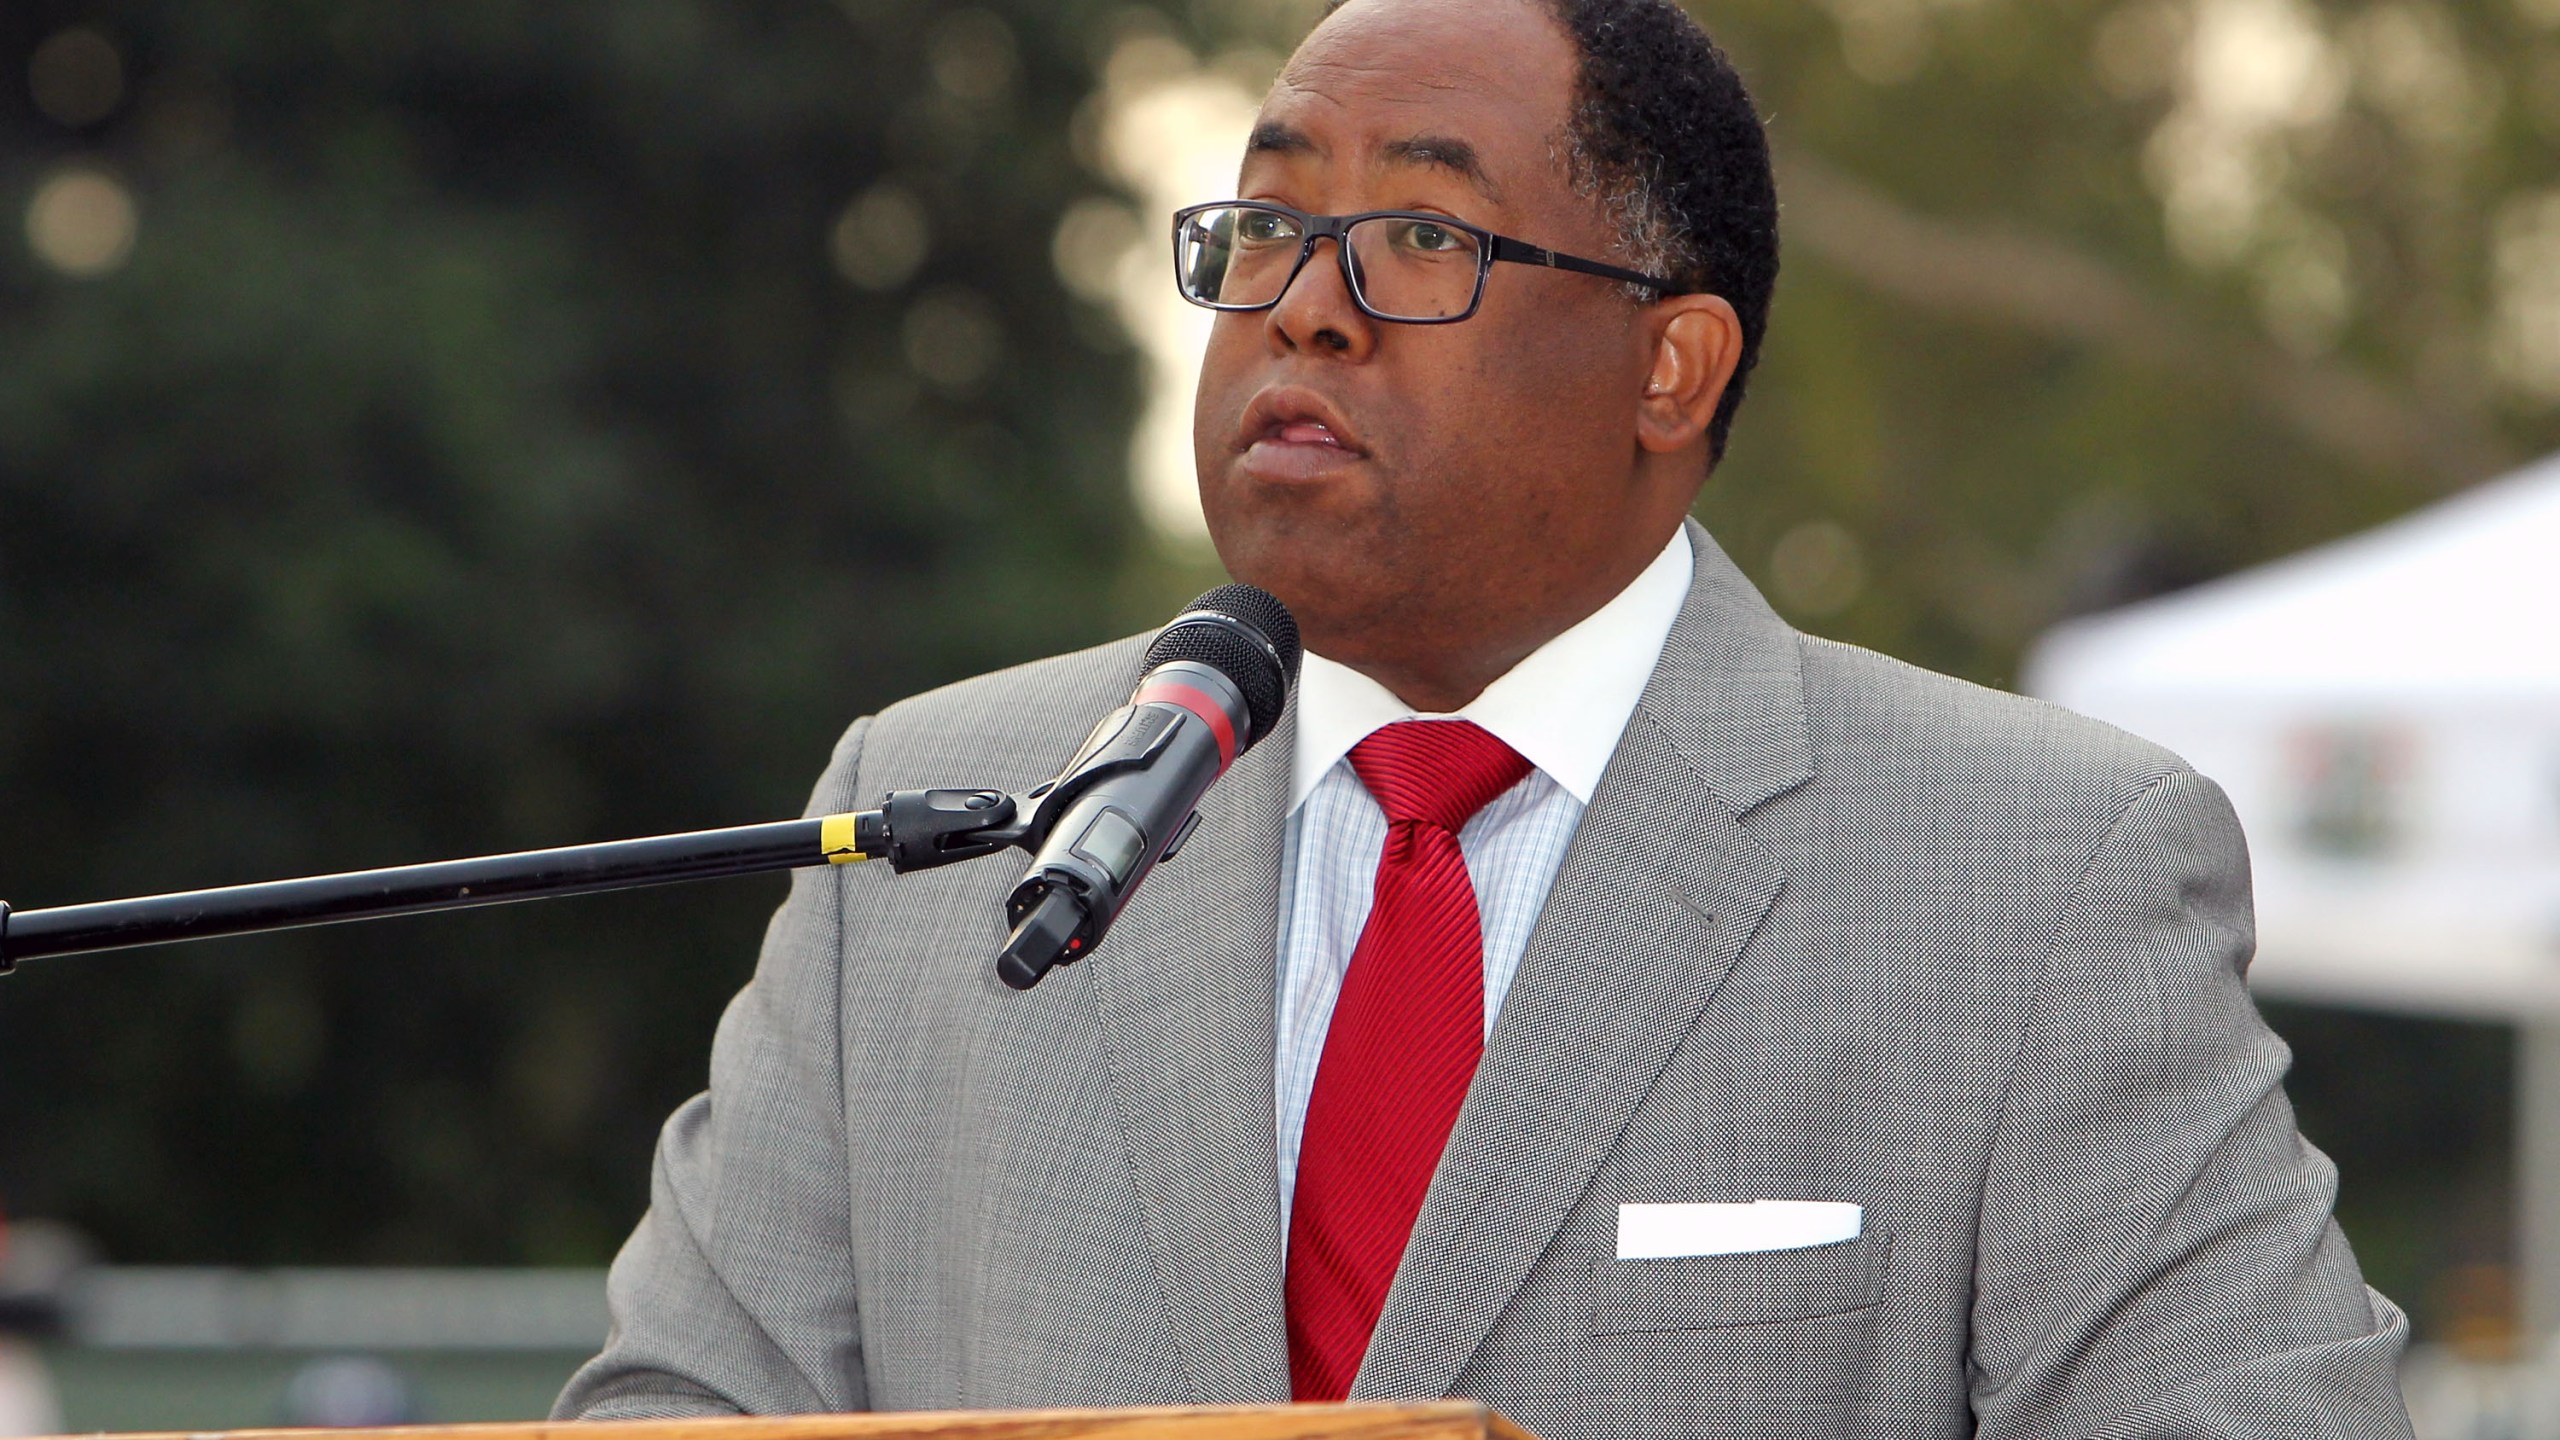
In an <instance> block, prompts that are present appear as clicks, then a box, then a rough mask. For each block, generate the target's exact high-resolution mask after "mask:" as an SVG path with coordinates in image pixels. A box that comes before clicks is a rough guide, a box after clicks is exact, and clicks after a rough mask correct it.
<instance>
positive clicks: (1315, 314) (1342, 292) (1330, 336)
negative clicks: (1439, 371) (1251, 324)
mask: <svg viewBox="0 0 2560 1440" xmlns="http://www.w3.org/2000/svg"><path fill="white" fill-rule="evenodd" d="M1314 244H1315V249H1314V250H1313V251H1311V252H1310V253H1309V254H1308V256H1307V260H1306V263H1305V264H1303V265H1301V266H1299V267H1298V273H1297V274H1295V275H1293V276H1291V277H1290V278H1289V284H1288V287H1287V288H1286V289H1283V290H1282V291H1281V292H1280V298H1279V299H1278V300H1277V301H1275V302H1273V304H1272V306H1271V308H1270V309H1269V310H1266V311H1264V312H1263V334H1264V336H1265V337H1266V338H1267V339H1268V340H1269V342H1270V345H1271V348H1272V350H1273V351H1274V352H1275V353H1282V354H1285V353H1290V352H1294V351H1305V350H1314V351H1319V352H1321V353H1326V354H1332V355H1339V356H1341V357H1342V358H1344V359H1346V360H1365V359H1367V358H1368V356H1369V355H1370V353H1371V352H1373V351H1374V350H1376V349H1377V344H1378V322H1377V321H1375V320H1372V319H1370V318H1369V316H1368V315H1367V314H1365V313H1364V312H1362V310H1361V309H1360V305H1359V302H1358V301H1356V300H1354V299H1352V297H1351V280H1350V276H1349V275H1348V274H1347V273H1346V272H1345V270H1344V265H1345V263H1346V262H1345V260H1344V258H1343V257H1344V255H1345V253H1346V252H1345V251H1344V249H1343V242H1342V240H1341V239H1340V238H1339V237H1337V236H1330V235H1326V236H1319V237H1317V238H1316V240H1315V242H1314ZM1327 245H1330V246H1332V247H1333V252H1332V253H1331V254H1330V255H1328V254H1326V253H1325V250H1324V247H1325V246H1327Z"/></svg>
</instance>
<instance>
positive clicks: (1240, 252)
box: [1175, 205, 1484, 320]
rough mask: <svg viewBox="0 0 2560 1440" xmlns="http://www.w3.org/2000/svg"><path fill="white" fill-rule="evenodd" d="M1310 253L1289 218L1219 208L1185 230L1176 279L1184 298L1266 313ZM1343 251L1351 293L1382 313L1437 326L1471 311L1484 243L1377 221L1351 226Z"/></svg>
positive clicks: (1461, 233)
mask: <svg viewBox="0 0 2560 1440" xmlns="http://www.w3.org/2000/svg"><path fill="white" fill-rule="evenodd" d="M1305 246H1306V227H1305V226H1303V225H1301V224H1300V223H1299V222H1298V221H1297V220H1296V219H1295V218H1294V217H1292V216H1289V215H1287V214H1284V213H1282V212H1280V211H1277V210H1265V209H1261V208H1259V207H1256V206H1251V205H1226V206H1220V207H1219V208H1217V209H1214V210H1204V211H1201V212H1200V213H1198V214H1196V215H1193V216H1192V217H1190V218H1189V219H1188V220H1186V221H1184V222H1183V225H1182V231H1181V235H1180V244H1179V246H1178V251H1177V254H1176V255H1175V274H1176V275H1177V277H1178V278H1179V279H1180V280H1181V282H1182V290H1183V293H1184V294H1185V295H1187V296H1189V297H1190V298H1191V299H1193V300H1196V301H1199V302H1200V303H1202V304H1206V305H1221V306H1232V307H1239V308H1252V307H1255V306H1260V305H1268V304H1270V303H1271V302H1272V301H1274V300H1276V299H1278V298H1279V296H1280V292H1281V290H1283V289H1284V288H1286V287H1287V285H1288V283H1289V277H1290V275H1291V274H1292V273H1293V272H1294V271H1295V270H1296V268H1297V264H1298V256H1299V253H1300V251H1302V250H1303V249H1304V248H1305ZM1344 249H1345V253H1346V254H1347V255H1348V257H1349V259H1350V262H1351V275H1352V284H1353V286H1354V287H1355V288H1356V289H1357V291H1358V292H1359V296H1360V299H1361V301H1362V302H1363V303H1364V304H1366V305H1367V306H1368V308H1369V309H1370V310H1371V311H1372V312H1374V313H1376V314H1379V315H1383V316H1386V317H1388V318H1390V319H1397V320H1440V319H1446V318H1447V317H1449V316H1452V315H1460V314H1464V313H1465V312H1466V311H1467V309H1468V308H1469V307H1470V306H1472V305H1474V304H1475V299H1476V284H1477V280H1478V277H1479V276H1480V275H1482V273H1483V268H1484V267H1483V263H1482V259H1481V256H1480V255H1479V251H1480V250H1481V249H1482V243H1481V242H1480V241H1479V240H1478V239H1477V238H1476V237H1475V236H1474V235H1473V234H1471V233H1469V232H1468V231H1465V230H1461V229H1459V228H1457V227H1456V226H1454V225H1442V224H1436V223H1434V222H1432V221H1430V220H1425V219H1415V218H1413V217H1410V216H1395V215H1385V216H1378V217H1376V218H1374V219H1368V220H1362V221H1359V222H1357V223H1355V224H1353V225H1352V226H1351V228H1350V231H1349V233H1348V235H1347V237H1346V238H1345V241H1344ZM1318 263H1321V259H1320V258H1319V260H1318Z"/></svg>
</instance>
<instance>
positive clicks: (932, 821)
mask: <svg viewBox="0 0 2560 1440" xmlns="http://www.w3.org/2000/svg"><path fill="white" fill-rule="evenodd" d="M872 813H875V814H877V815H878V816H879V817H880V820H881V822H882V828H883V829H884V830H886V831H887V832H888V833H887V835H886V836H885V837H883V838H884V840H885V844H884V846H883V848H882V850H881V851H880V852H878V853H880V854H881V855H882V856H883V858H885V859H887V860H888V862H889V868H890V869H892V870H894V871H896V872H898V873H899V874H901V875H904V874H906V873H907V872H908V871H910V870H930V869H933V868H934V867H935V866H937V865H949V864H953V863H955V862H957V861H961V860H975V859H977V858H978V857H979V856H981V855H993V854H994V853H996V852H997V851H999V850H1003V849H1007V848H1009V847H1011V846H1015V845H1020V844H1023V843H1025V841H1026V840H1027V838H1028V836H1029V831H1030V827H1029V826H1028V825H1027V824H1025V823H1024V821H1023V818H1022V806H1021V803H1020V802H1019V801H1017V800H1015V799H1014V797H1012V796H1010V795H1007V794H1006V793H1004V792H1003V791H1001V790H892V791H890V792H889V798H887V799H886V800H883V801H882V802H881V803H880V808H879V810H877V811H875V812H872ZM865 838H867V837H865ZM865 848H868V847H867V846H866V847H865Z"/></svg>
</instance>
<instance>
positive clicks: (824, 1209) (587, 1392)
mask: <svg viewBox="0 0 2560 1440" xmlns="http://www.w3.org/2000/svg"><path fill="white" fill-rule="evenodd" d="M869 724H870V722H869V721H868V720H863V721H857V722H856V723H855V724H854V726H853V728H852V729H851V730H849V731H847V732H846V734H845V737H844V739H843V741H842V742H841V743H840V744H839V745H838V746H837V749H836V755H835V759H834V762H833V763H832V764H830V765H829V766H828V768H827V773H826V775H825V776H824V777H823V778H822V779H821V780H820V781H819V782H818V788H817V793H816V795H815V796H814V797H813V798H812V800H811V804H810V813H812V814H823V813H827V812H830V811H839V810H844V809H848V808H850V807H851V805H852V804H853V803H854V796H855V794H856V793H857V782H856V771H857V769H858V766H859V762H860V758H861V751H862V739H863V735H864V732H865V731H866V730H867V729H868V727H869ZM843 873H844V869H843V867H839V866H833V865H828V866H817V867H812V868H809V869H804V870H799V871H795V872H794V873H793V876H792V882H791V894H790V897H789V898H788V899H787V900H785V901H784V902H783V905H782V908H781V909H780V910H779V911H777V912H775V915H774V917H773V922H772V924H771V926H770V927H769V928H768V929H767V930H766V932H765V940H764V949H763V952H762V954H761V956H760V958H759V959H758V961H757V964H756V973H755V977H754V979H753V980H751V981H750V982H749V983H748V985H747V987H746V988H745V989H744V990H741V991H740V992H739V993H738V996H737V998H736V999H734V1000H732V1001H731V1002H730V1004H729V1008H728V1011H727V1012H726V1013H725V1014H724V1015H723V1016H722V1017H721V1020H720V1028H719V1032H718V1034H717V1036H716V1038H715V1039H714V1040H713V1042H712V1048H711V1087H710V1089H709V1090H707V1091H706V1092H704V1093H703V1094H700V1095H697V1096H695V1097H694V1098H693V1099H691V1100H689V1101H687V1102H686V1103H685V1104H684V1105H683V1106H682V1107H681V1108H679V1109H678V1110H677V1111H676V1112H675V1114H674V1116H673V1117H671V1118H670V1119H669V1120H668V1121H667V1125H666V1129H665V1130H664V1132H663V1133H662V1134H661V1135H660V1137H659V1141H658V1153H657V1160H656V1163H655V1165H654V1166H653V1167H652V1173H651V1176H650V1190H649V1210H648V1213H647V1214H646V1215H644V1216H642V1217H641V1220H640V1224H639V1227H638V1228H637V1229H635V1230H634V1231H633V1232H632V1234H631V1238H630V1239H629V1240H628V1241H627V1242H625V1244H624V1245H623V1247H622V1253H621V1254H620V1255H619V1256H617V1257H616V1258H615V1260H614V1262H613V1270H612V1274H611V1277H610V1278H609V1279H608V1281H607V1283H606V1296H607V1300H608V1303H609V1306H610V1309H611V1312H612V1319H613V1327H612V1331H611V1333H610V1335H609V1336H608V1338H607V1340H606V1342H605V1347H604V1351H603V1353H602V1354H600V1355H598V1356H597V1357H596V1358H595V1359H593V1360H591V1361H589V1362H587V1364H586V1365H585V1366H584V1367H582V1368H581V1369H580V1370H579V1371H578V1372H577V1374H576V1375H574V1376H572V1377H571V1378H570V1381H569V1384H568V1388H567V1389H566V1390H564V1391H562V1392H561V1395H560V1399H559V1402H558V1403H557V1405H556V1406H555V1407H554V1408H553V1411H552V1414H553V1417H554V1418H556V1419H589V1420H604V1419H644V1418H656V1417H667V1416H694V1415H723V1414H739V1413H744V1414H768V1415H770V1414H785V1415H787V1414H809V1413H819V1412H837V1411H846V1410H860V1409H863V1408H865V1407H866V1396H865V1393H864V1386H863V1378H862V1348H861V1340H860V1334H861V1330H860V1325H859V1323H858V1321H859V1315H858V1311H857V1309H856V1305H855V1294H854V1278H853V1273H852V1267H851V1263H850V1255H851V1236H850V1233H849V1226H850V1224H851V1214H852V1210H851V1204H852V1201H851V1195H850V1193H849V1186H850V1181H849V1177H848V1175H847V1172H846V1159H845V1134H844V1113H845V1111H844V1103H843V1066H842V1056H841V1053H840V1045H841V1034H840V1031H839V1028H838V1024H837V1015H838V1005H839V1001H840V984H839V976H840V972H841V966H840V963H839V958H838V950H839V945H838V941H839V938H840V931H841V925H842V913H843V912H842V877H843Z"/></svg>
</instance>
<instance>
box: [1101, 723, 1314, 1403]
mask: <svg viewBox="0 0 2560 1440" xmlns="http://www.w3.org/2000/svg"><path fill="white" fill-rule="evenodd" d="M1293 729H1294V727H1293V726H1292V725H1291V724H1289V723H1288V722H1287V721H1284V722H1283V723H1282V725H1281V726H1280V728H1279V729H1278V730H1277V731H1276V732H1275V733H1273V734H1272V735H1270V736H1269V737H1267V738H1265V739H1264V740H1263V741H1262V742H1261V743H1260V744H1258V745H1256V746H1255V747H1254V748H1253V749H1252V750H1250V751H1247V752H1246V753H1245V755H1244V756H1243V757H1242V758H1240V759H1239V760H1238V761H1237V762H1236V765H1235V768H1234V769H1233V770H1232V771H1230V772H1229V773H1228V775H1227V776H1226V777H1225V778H1224V779H1223V780H1221V781H1220V782H1219V783H1218V784H1217V785H1215V786H1214V787H1212V788H1211V789H1210V791H1209V793H1208V795H1207V796H1206V797H1204V798H1203V800H1202V802H1201V805H1200V824H1199V828H1198V829H1197V830H1195V831H1194V832H1193V834H1192V837H1191V839H1190V841H1189V842H1188V843H1187V844H1186V845H1185V847H1184V849H1183V852H1182V853H1181V854H1179V855H1177V856H1175V857H1174V858H1173V859H1172V860H1170V861H1167V862H1165V863H1164V864H1162V865H1159V866H1157V867H1156V869H1155V870H1154V871H1153V872H1152V873H1150V874H1149V875H1148V877H1147V880H1146V884H1145V886H1144V888H1143V889H1142V891H1141V892H1140V893H1139V894H1138V895H1137V896H1135V897H1133V898H1132V900H1131V901H1130V904H1129V908H1128V909H1127V910H1125V911H1124V912H1122V914H1121V918H1120V921H1119V923H1118V924H1117V925H1115V926H1114V927H1113V928H1112V932H1111V935H1110V937H1109V939H1108V940H1106V941H1105V942H1104V944H1103V945H1102V946H1101V947H1100V948H1099V949H1097V950H1096V951H1095V953H1094V956H1093V958H1092V959H1091V960H1089V961H1087V962H1085V963H1086V965H1087V966H1088V967H1090V969H1091V970H1092V974H1093V987H1092V988H1093V995H1094V999H1095V1003H1096V1005H1097V1007H1098V1009H1099V1012H1100V1017H1101V1022H1102V1031H1103V1043H1104V1047H1105V1051H1106V1055H1107V1058H1108V1062H1109V1065H1110V1080H1111V1087H1112V1091H1113V1094H1114V1097H1115V1098H1116V1099H1117V1101H1118V1103H1119V1111H1120V1122H1121V1128H1122V1130H1123V1131H1124V1132H1125V1134H1126V1136H1127V1139H1128V1144H1129V1159H1130V1168H1131V1172H1132V1176H1133V1178H1134V1179H1135V1181H1136V1185H1137V1191H1138V1200H1139V1205H1140V1208H1141V1210H1142V1212H1143V1215H1144V1221H1145V1225H1146V1229H1147V1236H1148V1240H1149V1242H1150V1244H1151V1246H1152V1248H1153V1249H1154V1251H1155V1256H1156V1267H1157V1271H1156V1273H1157V1275H1158V1276H1159V1277H1160V1279H1161V1280H1162V1282H1163V1285H1164V1290H1165V1301H1166V1308H1167V1311H1168V1315H1169V1318H1170V1320H1171V1322H1172V1326H1173V1332H1174V1336H1175V1339H1176V1341H1177V1343H1178V1344H1179V1346H1180V1347H1181V1350H1182V1355H1181V1359H1182V1362H1183V1364H1184V1367H1185V1369H1186V1370H1187V1372H1188V1374H1189V1376H1190V1380H1191V1384H1192V1389H1193V1392H1194V1394H1195V1396H1196V1397H1197V1399H1198V1400H1199V1401H1200V1402H1201V1403H1203V1404H1253V1403H1262V1402H1272V1401H1285V1400H1287V1399H1288V1398H1289V1362H1288V1339H1287V1333H1286V1331H1285V1329H1284V1328H1283V1324H1282V1319H1281V1295H1280V1191H1279V1179H1278V1174H1277V1170H1278V1161H1277V1159H1276V1156H1275V1154H1274V1144H1275V1141H1274V1135H1273V1132H1274V1120H1273V1115H1272V1105H1273V1100H1272V1067H1273V1043H1274V1042H1273V1038H1272V1007H1273V995H1274V993H1275V980H1274V976H1275V964H1276V962H1275V958H1274V956H1275V950H1276V948H1277V938H1276V937H1277V932H1278V920H1277V915H1278V897H1279V885H1280V827H1281V816H1282V809H1283V807H1284V806H1285V804H1286V803H1287V796H1288V780H1289V760H1290V754H1291V751H1292V750H1293V749H1294V748H1295V747H1294V742H1293V740H1292V732H1293Z"/></svg>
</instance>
